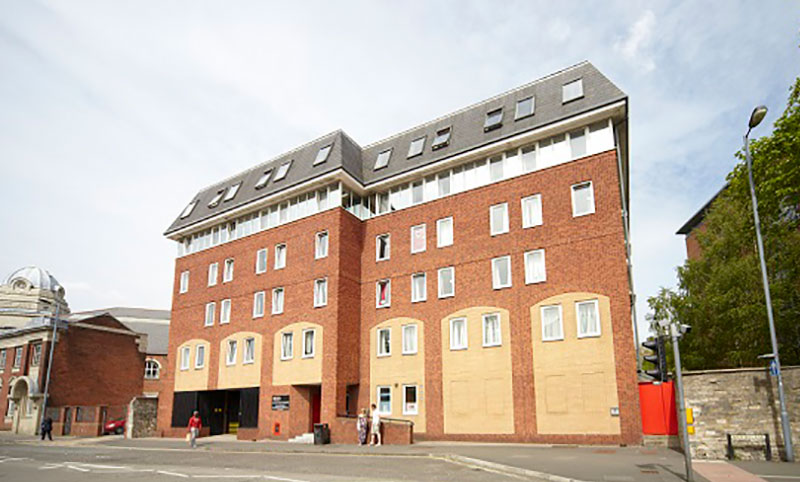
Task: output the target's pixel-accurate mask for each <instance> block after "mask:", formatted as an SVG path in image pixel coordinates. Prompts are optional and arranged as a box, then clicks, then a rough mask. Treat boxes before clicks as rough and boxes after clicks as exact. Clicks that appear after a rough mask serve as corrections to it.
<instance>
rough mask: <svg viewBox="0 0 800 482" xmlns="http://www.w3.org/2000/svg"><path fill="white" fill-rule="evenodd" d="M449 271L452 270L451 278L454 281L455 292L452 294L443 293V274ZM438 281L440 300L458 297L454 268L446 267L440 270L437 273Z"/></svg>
mask: <svg viewBox="0 0 800 482" xmlns="http://www.w3.org/2000/svg"><path fill="white" fill-rule="evenodd" d="M447 270H450V272H451V273H452V276H451V278H452V280H453V291H452V292H450V293H442V273H443V272H445V271H447ZM436 279H437V281H438V283H437V285H438V286H437V288H438V295H439V298H440V299H442V298H452V297H454V296H455V295H456V268H455V267H454V266H447V267H444V268H439V269H438V270H437V272H436Z"/></svg>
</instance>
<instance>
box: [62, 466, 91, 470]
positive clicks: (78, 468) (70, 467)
mask: <svg viewBox="0 0 800 482" xmlns="http://www.w3.org/2000/svg"><path fill="white" fill-rule="evenodd" d="M66 467H67V468H68V469H72V470H77V471H80V472H91V471H90V470H89V469H84V468H83V467H77V466H75V465H67V466H66Z"/></svg>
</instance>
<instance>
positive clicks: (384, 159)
mask: <svg viewBox="0 0 800 482" xmlns="http://www.w3.org/2000/svg"><path fill="white" fill-rule="evenodd" d="M391 157H392V150H391V149H388V150H386V151H383V152H381V153H380V154H378V158H377V159H376V160H375V167H374V168H373V169H375V170H377V169H380V168H383V167H386V166H388V165H389V159H390V158H391Z"/></svg>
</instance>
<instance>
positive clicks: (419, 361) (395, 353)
mask: <svg viewBox="0 0 800 482" xmlns="http://www.w3.org/2000/svg"><path fill="white" fill-rule="evenodd" d="M408 325H416V327H417V339H416V345H417V346H416V353H407V354H404V353H403V327H404V326H408ZM384 328H388V329H390V330H391V331H390V333H391V354H390V355H388V356H378V330H379V329H384ZM424 332H425V330H424V324H423V322H422V321H420V320H415V319H413V318H393V319H391V320H386V321H384V322H383V323H380V324H379V325H376V326H374V327H372V329H371V330H370V336H369V339H370V343H369V353H370V356H369V361H370V371H369V385H370V403H374V404H377V403H378V401H377V396H378V392H377V387H378V386H389V387H391V390H392V413H391V414H388V415H386V416H387V417H391V418H400V419H404V420H411V421H413V422H414V432H416V433H425V395H426V394H425V337H424ZM405 385H415V386H416V387H417V410H416V412H417V414H416V415H414V414H408V413H405V414H404V413H403V389H404V388H403V387H404V386H405ZM358 408H359V409H361V408H367V407H358Z"/></svg>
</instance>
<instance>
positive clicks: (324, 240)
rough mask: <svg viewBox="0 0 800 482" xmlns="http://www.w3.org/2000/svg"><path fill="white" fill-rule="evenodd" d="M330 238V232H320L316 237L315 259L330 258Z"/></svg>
mask: <svg viewBox="0 0 800 482" xmlns="http://www.w3.org/2000/svg"><path fill="white" fill-rule="evenodd" d="M329 241H330V236H329V235H328V231H320V232H318V233H317V234H316V235H315V236H314V259H323V258H327V257H328V243H329Z"/></svg>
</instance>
